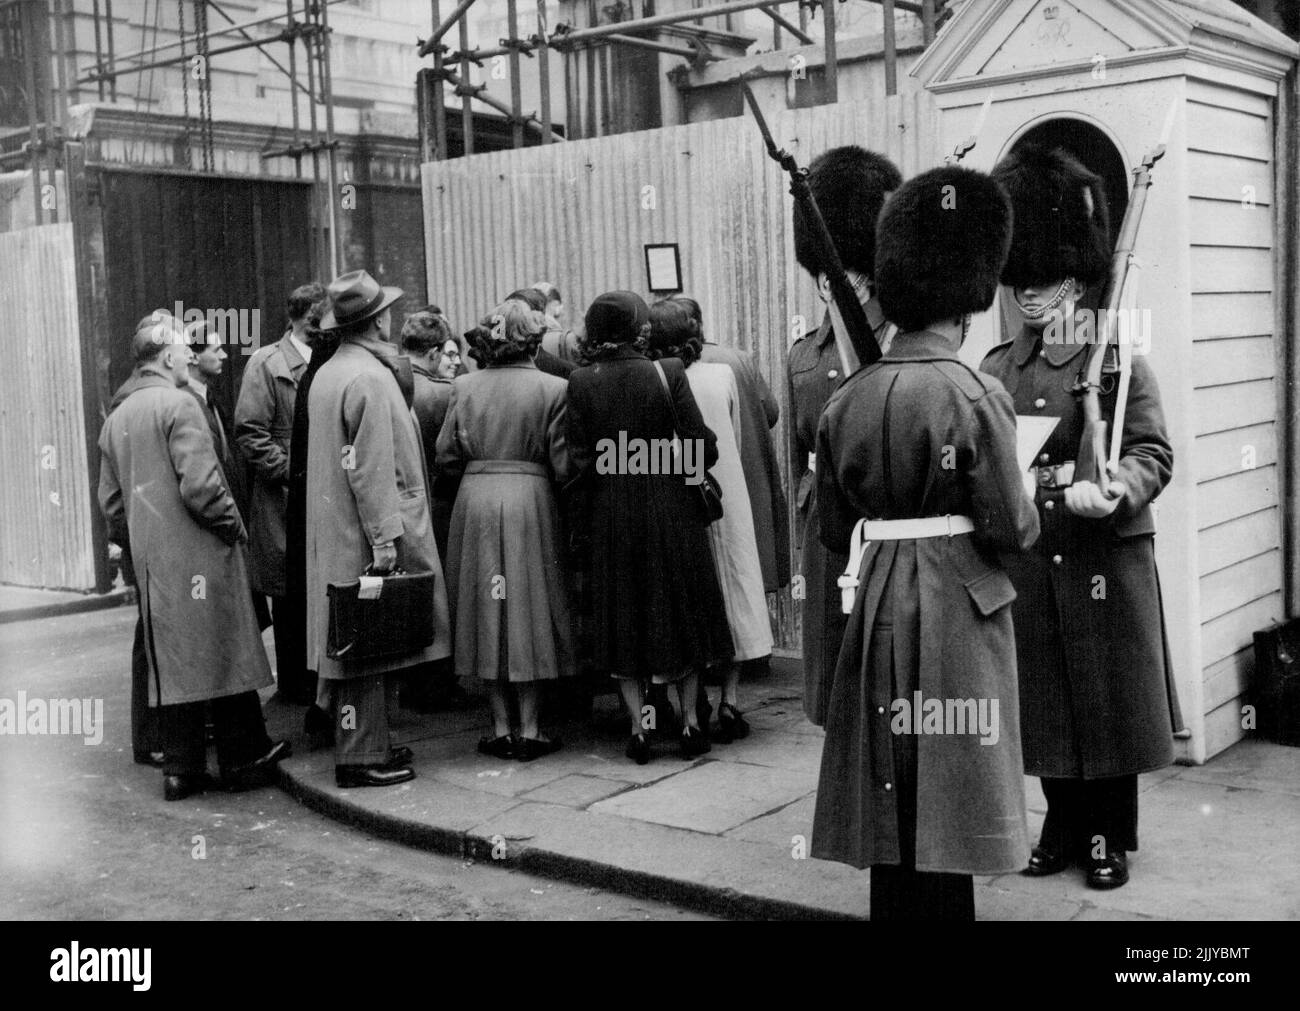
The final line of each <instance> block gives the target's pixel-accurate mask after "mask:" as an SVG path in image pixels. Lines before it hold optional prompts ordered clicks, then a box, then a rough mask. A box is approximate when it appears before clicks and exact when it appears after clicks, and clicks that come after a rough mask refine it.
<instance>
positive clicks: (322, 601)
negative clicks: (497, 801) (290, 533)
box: [306, 270, 451, 787]
mask: <svg viewBox="0 0 1300 1011" xmlns="http://www.w3.org/2000/svg"><path fill="white" fill-rule="evenodd" d="M328 291H329V295H330V298H331V302H332V309H331V310H330V311H329V312H328V313H327V314H326V315H325V317H324V318H323V319H322V320H321V323H320V329H321V331H322V332H324V333H327V334H337V335H338V337H339V338H340V343H339V347H338V350H337V351H335V352H334V354H333V356H332V357H331V358H330V359H329V361H327V362H326V363H325V364H324V365H322V366H321V368H320V371H319V372H317V373H316V376H315V379H314V381H313V382H312V385H311V390H310V392H309V394H308V399H307V413H308V429H309V435H308V440H307V494H306V532H307V536H306V540H307V543H306V555H307V559H306V560H307V666H308V667H309V668H314V669H315V670H316V671H317V672H318V673H319V675H320V677H321V678H323V679H325V680H327V681H329V682H330V683H331V685H332V686H333V689H334V690H333V692H332V698H333V703H334V714H335V734H334V736H335V745H334V762H335V781H336V782H337V784H338V785H339V786H341V787H351V786H390V785H394V784H396V783H403V782H406V781H407V780H409V779H412V778H413V777H414V775H415V774H414V772H412V770H411V769H410V767H409V766H410V752H409V751H408V750H406V749H394V748H391V747H390V741H389V736H388V703H389V701H390V700H391V696H392V695H393V694H394V693H395V689H396V679H394V678H390V677H389V676H388V675H390V674H392V673H395V672H397V671H399V670H403V669H405V668H408V667H414V666H415V665H417V664H418V665H425V666H424V667H423V668H422V669H425V670H427V669H428V667H427V665H428V664H429V663H430V662H431V661H434V660H439V659H442V658H443V657H447V656H450V655H451V634H450V621H449V617H448V610H447V597H446V589H445V585H446V584H445V583H444V582H443V578H442V564H441V562H440V560H439V558H438V549H437V545H436V543H435V541H434V537H433V526H432V523H431V521H430V516H429V503H428V500H427V498H426V496H425V480H424V461H423V458H422V456H421V452H420V434H419V429H418V427H417V425H416V421H415V418H414V416H413V415H412V413H411V398H412V393H413V389H414V387H413V382H412V373H411V363H410V361H409V359H407V358H406V357H405V356H403V355H401V354H399V353H398V352H397V349H396V348H395V347H394V346H393V345H392V344H391V343H389V332H390V329H389V328H390V312H389V307H390V306H391V305H392V304H393V303H394V302H396V301H397V300H398V299H399V298H401V297H402V291H401V289H400V288H391V287H382V286H380V284H379V283H378V282H377V281H375V279H374V278H373V277H371V276H370V274H369V273H367V272H366V271H364V270H355V271H351V272H349V273H346V274H343V275H341V276H340V277H338V278H335V280H334V281H333V282H332V283H331V284H330V285H329V288H328ZM368 566H369V567H370V572H371V573H372V574H376V575H382V574H385V573H388V572H391V571H393V570H394V569H397V568H401V569H403V570H405V571H406V572H408V573H418V572H432V573H434V574H435V576H436V578H437V589H436V594H435V599H434V629H435V634H434V641H433V644H432V645H431V646H428V647H426V648H424V649H422V650H416V651H414V652H411V653H403V654H397V655H394V656H387V657H383V658H378V659H371V660H357V661H349V660H334V659H330V658H329V656H327V654H326V643H327V640H328V635H329V607H328V601H327V598H326V588H327V587H328V585H329V584H330V583H346V582H349V581H352V580H355V579H356V578H357V577H358V576H359V575H361V574H362V572H363V571H365V570H366V568H367V567H368Z"/></svg>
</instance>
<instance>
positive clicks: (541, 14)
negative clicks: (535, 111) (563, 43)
mask: <svg viewBox="0 0 1300 1011" xmlns="http://www.w3.org/2000/svg"><path fill="white" fill-rule="evenodd" d="M537 79H538V84H539V86H540V89H541V93H542V94H541V98H542V143H543V144H549V143H550V142H551V139H552V137H551V47H550V46H548V45H547V44H546V0H537Z"/></svg>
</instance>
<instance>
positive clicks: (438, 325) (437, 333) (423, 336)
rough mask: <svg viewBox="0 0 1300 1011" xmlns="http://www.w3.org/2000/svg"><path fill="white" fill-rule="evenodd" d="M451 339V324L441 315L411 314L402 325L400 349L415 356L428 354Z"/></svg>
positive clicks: (422, 312) (422, 311) (429, 313)
mask: <svg viewBox="0 0 1300 1011" xmlns="http://www.w3.org/2000/svg"><path fill="white" fill-rule="evenodd" d="M451 339H452V333H451V324H450V323H448V322H447V318H446V317H445V316H443V315H442V314H441V313H433V312H425V311H424V310H423V309H421V310H420V311H419V312H413V313H411V315H409V316H407V317H406V322H405V323H403V324H402V335H401V348H402V350H403V351H407V352H412V353H414V354H417V355H423V354H428V353H429V351H431V350H432V349H433V348H441V347H442V346H443V345H444V344H446V343H447V341H449V340H451Z"/></svg>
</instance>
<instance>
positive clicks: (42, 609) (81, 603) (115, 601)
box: [0, 583, 135, 625]
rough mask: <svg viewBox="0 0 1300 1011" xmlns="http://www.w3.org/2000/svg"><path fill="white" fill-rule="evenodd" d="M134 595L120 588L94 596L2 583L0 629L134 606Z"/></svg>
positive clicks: (70, 591)
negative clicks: (18, 623) (40, 619)
mask: <svg viewBox="0 0 1300 1011" xmlns="http://www.w3.org/2000/svg"><path fill="white" fill-rule="evenodd" d="M134 593H135V591H134V590H132V589H128V588H126V587H120V586H119V587H117V588H116V589H114V590H113V591H112V592H110V593H104V594H95V593H77V592H74V591H72V590H43V589H37V588H35V587H30V586H13V585H11V584H9V583H0V625H4V624H7V623H9V622H13V621H30V620H32V619H34V618H53V617H57V616H58V615H61V614H79V613H81V612H84V611H99V610H103V609H104V608H109V607H123V606H126V605H128V604H129V605H134V604H135V596H134Z"/></svg>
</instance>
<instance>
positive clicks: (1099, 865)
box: [981, 146, 1181, 888]
mask: <svg viewBox="0 0 1300 1011" xmlns="http://www.w3.org/2000/svg"><path fill="white" fill-rule="evenodd" d="M993 176H994V178H995V179H997V180H998V181H999V182H1000V183H1001V184H1002V185H1003V186H1004V187H1005V188H1006V190H1007V192H1008V193H1009V194H1010V197H1011V202H1012V206H1013V207H1014V208H1015V235H1014V238H1013V240H1012V244H1011V255H1010V257H1009V259H1008V260H1007V265H1006V269H1005V270H1004V272H1003V274H1002V283H1003V284H1005V285H1007V286H1008V287H1009V288H1011V289H1012V294H1013V295H1014V298H1015V303H1016V305H1017V307H1018V308H1019V314H1020V317H1021V319H1019V320H1013V321H1011V322H1010V325H1009V326H1008V328H1007V331H1006V334H1005V336H1006V337H1007V338H1008V342H1007V343H1005V344H1002V345H1000V346H999V347H996V348H994V349H993V350H992V351H991V352H990V353H989V355H988V357H986V358H985V359H984V363H983V365H982V366H981V368H982V369H983V370H984V371H985V372H987V373H989V374H990V375H993V376H996V377H997V378H998V379H999V380H1000V381H1001V382H1002V383H1003V385H1004V386H1005V387H1006V389H1007V392H1008V393H1010V394H1011V397H1012V399H1013V401H1014V402H1015V405H1016V410H1017V412H1018V413H1020V414H1025V415H1032V416H1039V417H1055V418H1059V419H1060V423H1059V424H1058V425H1057V426H1056V428H1055V429H1054V430H1053V432H1052V434H1051V436H1050V437H1049V438H1048V440H1047V444H1046V445H1045V446H1044V447H1043V449H1042V454H1041V455H1040V456H1039V458H1038V460H1037V461H1036V464H1037V466H1036V467H1035V472H1036V473H1035V477H1036V483H1037V495H1036V498H1035V501H1036V504H1037V507H1038V512H1039V516H1040V518H1041V522H1042V529H1043V536H1042V539H1041V540H1040V541H1039V542H1038V544H1037V546H1036V547H1035V548H1034V550H1033V551H1032V552H1030V553H1028V554H1026V555H1022V556H1020V557H1017V558H1014V559H1008V561H1007V570H1008V571H1009V572H1010V574H1011V579H1012V581H1013V582H1014V583H1015V586H1016V590H1017V591H1018V593H1019V597H1018V598H1017V600H1016V605H1015V621H1016V649H1017V654H1018V657H1019V662H1020V702H1021V725H1022V727H1023V729H1024V748H1025V771H1026V772H1027V773H1029V774H1030V775H1034V776H1039V777H1041V779H1042V784H1043V793H1044V795H1045V796H1046V798H1047V817H1046V819H1045V820H1044V822H1043V832H1042V836H1041V838H1040V839H1039V842H1038V845H1037V846H1036V847H1034V852H1033V855H1032V857H1031V858H1030V860H1029V864H1028V866H1027V868H1026V873H1027V874H1029V875H1030V876H1033V877H1041V876H1044V875H1049V874H1055V873H1057V872H1059V871H1062V870H1064V869H1065V868H1066V867H1067V866H1069V865H1070V864H1072V863H1075V862H1078V863H1081V864H1082V865H1083V866H1084V867H1085V868H1086V869H1087V882H1088V884H1089V885H1090V886H1091V887H1093V888H1118V887H1120V886H1121V885H1123V884H1124V883H1125V882H1126V881H1128V858H1127V854H1128V851H1130V850H1135V849H1137V785H1138V780H1137V777H1138V773H1141V772H1150V771H1152V770H1154V769H1159V768H1162V767H1164V766H1166V765H1168V764H1169V763H1170V762H1172V761H1173V741H1172V735H1173V732H1174V731H1175V730H1178V729H1181V721H1180V718H1179V714H1178V703H1177V698H1176V695H1175V692H1174V687H1173V676H1172V671H1171V669H1170V665H1169V653H1168V645H1167V643H1166V640H1165V628H1164V618H1163V615H1162V612H1161V605H1160V579H1159V576H1158V574H1157V573H1156V562H1155V547H1154V541H1155V522H1154V518H1153V517H1152V513H1151V502H1152V500H1153V499H1155V497H1156V496H1157V495H1159V494H1160V492H1161V491H1162V490H1163V489H1164V487H1165V485H1167V484H1168V483H1169V480H1170V477H1171V476H1172V473H1173V450H1172V448H1171V447H1170V444H1169V437H1168V435H1167V434H1166V431H1165V422H1164V415H1163V414H1162V412H1161V409H1160V393H1159V391H1158V389H1157V388H1156V381H1155V376H1154V374H1153V373H1152V372H1151V368H1150V366H1148V365H1147V363H1146V361H1145V359H1143V358H1141V357H1139V356H1135V357H1134V358H1133V372H1132V380H1131V386H1130V388H1129V394H1128V406H1127V412H1126V414H1125V416H1124V433H1123V440H1122V446H1121V455H1120V459H1119V469H1118V471H1117V473H1116V474H1115V475H1114V479H1113V480H1112V481H1110V482H1109V487H1108V488H1105V489H1102V488H1098V487H1097V486H1096V485H1095V484H1092V483H1091V482H1088V481H1074V480H1073V471H1074V457H1075V453H1076V451H1077V450H1078V447H1079V440H1080V436H1081V434H1082V431H1083V414H1082V408H1081V406H1080V404H1079V402H1078V401H1076V399H1075V397H1074V394H1073V392H1072V391H1073V388H1074V385H1075V381H1076V379H1077V378H1078V376H1079V371H1080V368H1081V367H1082V365H1083V363H1084V362H1085V361H1086V359H1087V356H1086V355H1085V354H1083V351H1084V348H1085V347H1086V346H1087V345H1088V344H1089V343H1091V338H1090V337H1088V336H1087V335H1091V334H1095V333H1096V328H1095V326H1092V325H1088V324H1087V322H1086V321H1087V320H1089V319H1090V318H1094V317H1090V316H1088V315H1087V314H1088V313H1094V314H1095V312H1096V310H1097V307H1098V306H1099V305H1100V303H1101V299H1102V294H1103V288H1104V285H1105V280H1106V277H1107V274H1108V267H1109V260H1110V252H1111V241H1110V233H1109V229H1108V227H1107V225H1108V222H1107V214H1106V198H1105V193H1104V192H1103V189H1102V183H1101V180H1100V179H1099V178H1098V177H1097V176H1096V175H1094V174H1093V173H1092V172H1090V171H1089V170H1088V169H1087V168H1085V167H1084V166H1083V165H1081V164H1080V163H1079V162H1078V161H1077V160H1075V158H1073V157H1072V156H1071V155H1069V154H1068V153H1066V152H1065V151H1063V150H1056V151H1050V150H1047V149H1044V148H1041V147H1033V146H1031V147H1027V148H1025V149H1022V150H1020V151H1016V152H1013V153H1012V154H1011V155H1009V156H1008V157H1007V158H1005V159H1004V160H1003V161H1002V162H1001V163H1000V164H999V165H998V166H997V167H996V168H995V169H994V170H993ZM1071 317H1073V319H1074V320H1077V321H1079V322H1078V325H1077V326H1075V327H1073V328H1070V327H1062V326H1061V325H1060V324H1062V323H1063V322H1064V321H1066V320H1068V319H1071ZM1053 321H1055V323H1056V324H1057V326H1056V327H1053V326H1051V325H1050V324H1052V323H1053ZM1062 330H1064V331H1065V333H1067V334H1075V335H1084V337H1085V339H1083V340H1079V339H1077V338H1076V339H1075V340H1064V339H1057V337H1059V336H1060V334H1061V331H1062ZM1113 354H1114V352H1113V351H1108V352H1107V355H1108V357H1110V356H1111V355H1113ZM1102 371H1103V375H1102V388H1101V409H1102V415H1103V416H1104V417H1105V418H1106V419H1107V422H1108V424H1109V420H1110V419H1111V418H1112V417H1114V412H1115V396H1116V391H1115V386H1116V383H1115V371H1116V369H1115V364H1114V362H1113V361H1107V362H1106V363H1105V364H1104V366H1103V370H1102Z"/></svg>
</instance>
